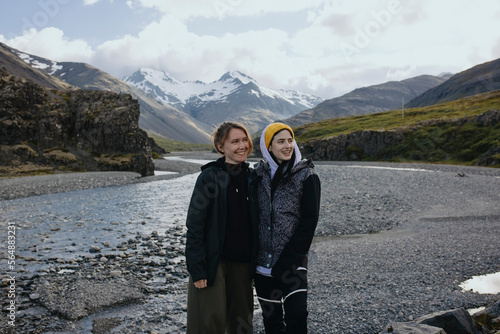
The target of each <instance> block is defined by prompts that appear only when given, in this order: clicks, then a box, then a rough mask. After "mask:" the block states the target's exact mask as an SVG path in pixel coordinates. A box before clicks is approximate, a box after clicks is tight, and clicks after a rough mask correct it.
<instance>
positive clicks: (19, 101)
mask: <svg viewBox="0 0 500 334" xmlns="http://www.w3.org/2000/svg"><path fill="white" fill-rule="evenodd" d="M138 122H139V104H138V103H137V100H134V99H132V97H131V96H130V95H128V94H116V93H112V92H105V91H87V90H68V91H55V90H49V89H45V88H43V87H41V86H38V85H37V84H35V83H33V82H31V81H29V80H26V79H21V78H17V77H14V76H11V75H8V74H7V73H6V72H3V71H0V144H1V147H0V148H1V151H2V154H1V156H2V157H1V158H0V167H1V166H3V168H2V170H3V171H4V172H7V173H9V172H10V173H11V174H13V173H15V172H16V171H17V172H20V171H21V172H22V171H24V172H29V171H33V170H45V171H50V170H87V171H97V170H107V171H110V170H113V171H134V172H137V173H140V174H141V175H142V176H148V175H153V173H154V165H153V160H152V156H151V147H150V141H149V139H148V137H147V134H146V133H145V132H144V131H143V130H141V129H140V128H139V125H138ZM20 166H30V168H28V169H31V170H27V169H24V170H22V169H21V170H19V167H20ZM16 169H17V170H16Z"/></svg>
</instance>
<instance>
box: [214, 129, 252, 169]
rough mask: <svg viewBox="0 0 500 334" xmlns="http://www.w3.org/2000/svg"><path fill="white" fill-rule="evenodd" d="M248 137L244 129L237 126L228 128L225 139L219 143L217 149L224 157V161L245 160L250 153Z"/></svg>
mask: <svg viewBox="0 0 500 334" xmlns="http://www.w3.org/2000/svg"><path fill="white" fill-rule="evenodd" d="M249 141H250V139H249V138H248V136H247V135H246V133H245V131H243V130H241V129H237V128H233V129H231V130H229V133H228V135H227V138H226V140H224V142H223V144H222V145H219V146H218V148H219V151H220V152H221V153H223V154H224V156H225V157H226V163H229V164H239V163H241V162H244V161H246V160H247V157H248V154H250V150H249V148H250V144H249Z"/></svg>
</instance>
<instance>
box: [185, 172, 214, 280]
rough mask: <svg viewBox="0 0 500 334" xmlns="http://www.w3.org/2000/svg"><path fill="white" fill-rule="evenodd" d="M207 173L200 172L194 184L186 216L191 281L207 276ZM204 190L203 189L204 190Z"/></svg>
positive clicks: (209, 201) (188, 265) (209, 202)
mask: <svg viewBox="0 0 500 334" xmlns="http://www.w3.org/2000/svg"><path fill="white" fill-rule="evenodd" d="M208 174H209V173H207V172H202V173H201V174H200V175H199V176H198V179H197V180H196V184H195V186H194V190H193V194H192V196H191V201H190V203H189V207H188V213H187V218H186V227H187V232H186V264H187V269H188V271H189V273H190V274H191V276H192V278H193V282H196V281H198V280H200V279H207V278H208V264H207V252H206V245H205V244H206V240H205V239H206V237H205V230H206V224H207V221H208V219H207V217H208V215H209V208H210V207H211V198H210V197H209V196H206V194H205V192H206V184H207V183H209V182H208V178H209V175H208ZM204 190H205V191H204Z"/></svg>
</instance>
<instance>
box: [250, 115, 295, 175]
mask: <svg viewBox="0 0 500 334" xmlns="http://www.w3.org/2000/svg"><path fill="white" fill-rule="evenodd" d="M272 124H274V123H272ZM272 124H269V125H268V126H266V128H265V129H264V131H262V134H261V135H260V150H261V152H262V156H263V157H264V159H266V161H267V162H268V163H269V167H271V179H272V178H273V177H274V173H276V170H277V169H278V163H277V162H276V161H274V159H273V157H272V156H271V154H270V153H269V150H268V147H266V130H267V129H268V128H269V126H270V125H272ZM273 135H274V133H273ZM293 149H294V151H295V161H294V163H293V166H295V165H296V164H297V163H298V162H299V161H300V160H302V154H301V153H300V150H299V146H298V145H297V143H296V142H295V138H294V139H293Z"/></svg>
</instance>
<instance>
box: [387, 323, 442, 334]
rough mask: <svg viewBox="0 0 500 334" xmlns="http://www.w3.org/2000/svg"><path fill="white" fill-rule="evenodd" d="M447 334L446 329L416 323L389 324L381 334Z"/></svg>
mask: <svg viewBox="0 0 500 334" xmlns="http://www.w3.org/2000/svg"><path fill="white" fill-rule="evenodd" d="M384 333H393V334H447V333H446V332H445V331H444V329H442V328H438V327H433V326H429V325H424V324H417V323H415V322H395V323H392V324H389V325H388V326H387V327H386V329H385V330H384V331H382V332H380V333H379V334H384Z"/></svg>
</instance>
